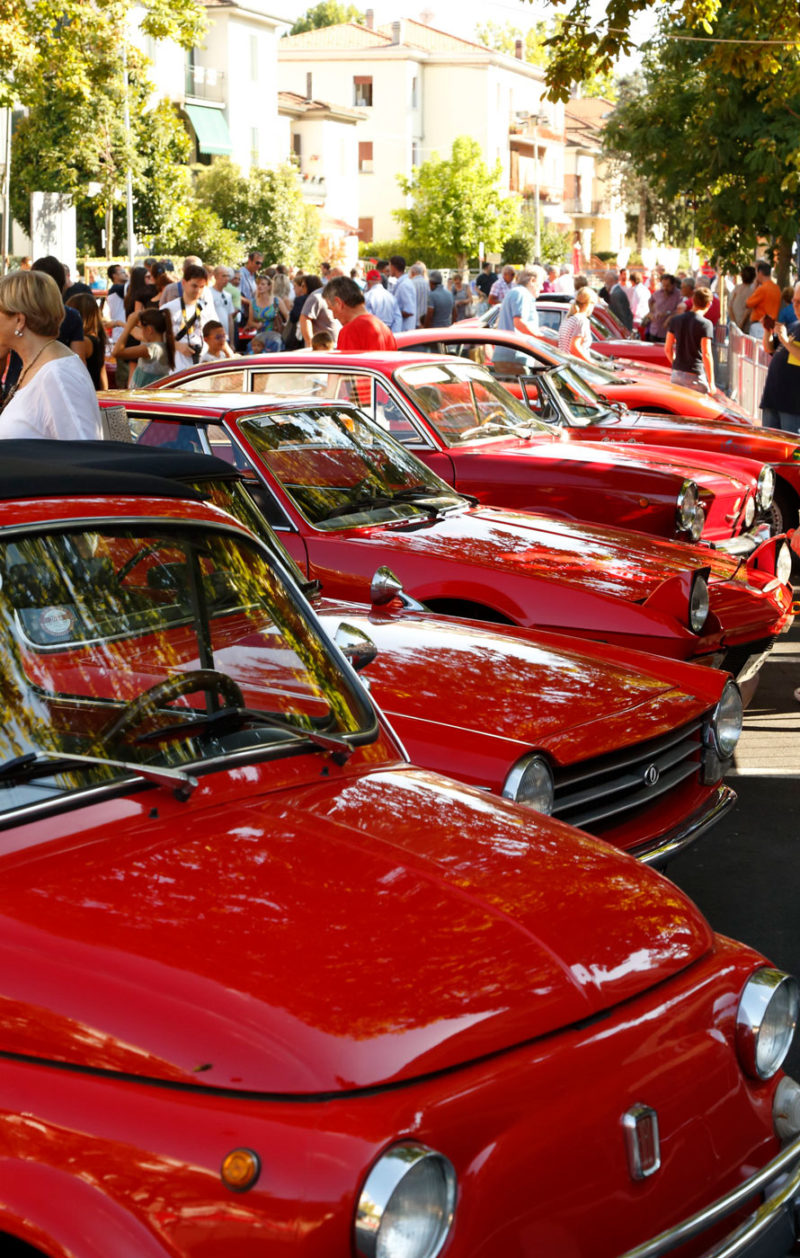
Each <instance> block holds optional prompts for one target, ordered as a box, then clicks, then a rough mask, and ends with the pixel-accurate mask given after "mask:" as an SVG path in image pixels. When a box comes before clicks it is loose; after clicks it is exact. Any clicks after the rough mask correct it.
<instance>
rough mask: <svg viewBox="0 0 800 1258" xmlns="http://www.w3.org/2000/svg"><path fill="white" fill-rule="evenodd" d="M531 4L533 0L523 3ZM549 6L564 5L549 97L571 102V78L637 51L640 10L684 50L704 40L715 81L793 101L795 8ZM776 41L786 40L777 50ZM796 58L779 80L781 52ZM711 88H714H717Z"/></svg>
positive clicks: (578, 2) (620, 3) (706, 0)
mask: <svg viewBox="0 0 800 1258" xmlns="http://www.w3.org/2000/svg"><path fill="white" fill-rule="evenodd" d="M522 2H523V3H532V0H522ZM549 3H550V4H551V5H552V6H553V7H554V8H559V9H560V8H562V7H565V8H566V13H564V14H563V26H562V28H561V31H560V33H559V34H558V36H555V37H553V36H551V37H550V39H549V41H548V44H549V47H550V50H551V56H550V58H549V60H548V63H547V73H546V78H547V82H548V85H549V89H550V95H551V97H552V99H553V100H568V99H569V96H570V92H571V88H572V85H573V84H574V83H582V82H584V81H585V80H586V79H587V78H589V77H590V76H591V74H592V73H601V74H603V73H610V72H612V71H613V69H614V65H615V63H616V61H617V58H618V57H619V56H620V55H621V54H623V53H624V54H630V53H633V52H637V51H638V49H637V48H636V47H635V46H634V40H633V36H632V33H631V23H632V22H633V21H634V19H635V18H637V17H639V16H640V15H642V14H646V13H653V14H658V15H660V18H661V20H662V22H663V24H664V28H665V29H669V30H670V32H671V35H672V38H673V39H674V40H676V42H677V36H678V34H679V33H681V34H682V35H683V39H682V40H681V41H680V42H681V44H682V47H683V48H684V49H686V48H687V47H688V43H687V40H688V39H689V38H691V39H692V40H695V41H698V42H699V41H704V43H705V52H706V55H707V57H708V60H709V64H710V66H711V67H712V68H713V70H714V72H715V74H716V82H717V84H720V83H725V84H726V85H727V83H728V81H729V80H730V79H731V78H735V79H737V80H739V81H741V82H742V83H743V84H744V85H745V86H746V87H747V88H748V89H749V90H751V91H754V92H756V93H757V94H760V96H761V98H762V99H764V100H771V101H772V102H773V103H774V102H777V101H778V100H782V101H783V102H784V103H785V104H787V105H791V104H792V103H793V101H794V100H796V74H797V69H798V64H800V63H798V58H797V51H798V48H800V6H798V5H797V4H794V5H791V4H789V5H783V6H782V7H779V8H777V9H770V8H768V7H767V6H765V5H764V4H763V0H725V2H723V0H607V4H606V9H605V14H604V16H598V13H597V10H596V8H595V6H593V5H589V4H587V2H586V0H549ZM729 22H733V24H734V25H735V26H736V28H737V30H738V37H737V38H734V40H733V42H732V43H729V44H725V43H721V42H719V39H720V36H721V35H722V30H723V27H724V26H725V25H727V24H728V23H729ZM774 41H785V43H786V45H787V46H786V47H785V48H784V49H781V47H780V46H779V45H778V44H776V43H775V42H774ZM786 53H788V54H789V57H790V58H793V60H794V74H791V75H790V76H789V80H788V81H786V80H784V81H781V79H782V76H783V70H784V67H785V64H786V56H785V54H786ZM715 90H717V89H716V88H715Z"/></svg>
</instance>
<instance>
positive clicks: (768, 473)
mask: <svg viewBox="0 0 800 1258" xmlns="http://www.w3.org/2000/svg"><path fill="white" fill-rule="evenodd" d="M774 497H775V473H774V472H773V470H772V468H771V467H770V465H769V463H765V464H764V466H763V467H762V469H761V471H760V472H759V473H758V488H757V489H756V502H757V503H758V506H759V509H760V510H761V511H766V510H767V508H768V507H771V506H772V499H773V498H774Z"/></svg>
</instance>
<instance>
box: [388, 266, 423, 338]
mask: <svg viewBox="0 0 800 1258" xmlns="http://www.w3.org/2000/svg"><path fill="white" fill-rule="evenodd" d="M393 296H394V299H395V301H396V302H397V304H398V306H399V307H400V317H401V318H402V320H403V325H402V331H403V332H412V331H413V330H414V328H415V327H416V326H417V290H416V289H415V288H414V283H413V281H412V280H411V279H410V278H409V276H408V275H405V274H403V275H399V276H398V277H397V283H396V284H395V286H394V294H393ZM404 312H405V313H404ZM384 322H385V320H384Z"/></svg>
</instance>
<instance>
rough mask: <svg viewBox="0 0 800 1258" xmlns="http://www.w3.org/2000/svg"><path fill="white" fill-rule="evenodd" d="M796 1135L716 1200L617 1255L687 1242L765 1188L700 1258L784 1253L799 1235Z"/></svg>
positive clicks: (658, 1251)
mask: <svg viewBox="0 0 800 1258" xmlns="http://www.w3.org/2000/svg"><path fill="white" fill-rule="evenodd" d="M798 1159H800V1136H798V1137H797V1138H796V1139H795V1140H793V1141H792V1143H791V1144H789V1145H787V1147H786V1148H785V1149H784V1150H783V1152H782V1153H779V1154H778V1156H777V1157H775V1158H773V1159H772V1161H771V1162H768V1163H767V1165H766V1166H765V1167H763V1169H762V1170H760V1171H758V1172H757V1174H755V1175H751V1177H750V1179H747V1180H745V1182H744V1183H743V1184H740V1185H739V1187H738V1188H734V1189H732V1190H731V1191H730V1192H729V1193H726V1194H725V1196H724V1197H720V1199H719V1201H715V1202H713V1204H712V1205H710V1206H706V1208H705V1209H704V1210H699V1211H698V1213H697V1214H693V1215H692V1217H691V1218H690V1219H686V1220H685V1222H683V1223H678V1224H677V1225H676V1226H675V1227H671V1228H669V1229H668V1230H667V1231H666V1232H662V1233H661V1234H660V1236H655V1237H653V1239H652V1240H651V1241H646V1242H645V1244H644V1245H637V1246H636V1248H635V1249H629V1250H627V1252H626V1253H624V1254H621V1255H620V1258H660V1256H661V1255H662V1254H668V1253H670V1251H671V1250H673V1249H677V1247H678V1246H679V1245H683V1244H685V1243H686V1241H690V1240H693V1239H694V1238H695V1237H697V1236H700V1235H701V1234H702V1233H703V1232H705V1231H706V1230H707V1229H708V1228H709V1227H711V1226H712V1225H713V1224H715V1223H719V1222H720V1221H721V1220H722V1219H724V1218H727V1216H728V1215H729V1214H732V1213H733V1212H734V1210H738V1209H739V1208H740V1207H741V1206H743V1205H744V1204H745V1203H746V1202H747V1201H749V1200H750V1198H751V1197H754V1196H756V1195H757V1194H758V1193H760V1192H763V1191H766V1192H767V1194H768V1195H767V1196H766V1197H765V1199H764V1201H763V1202H762V1203H761V1205H760V1206H758V1208H757V1209H756V1210H754V1211H753V1213H752V1214H751V1215H749V1216H748V1217H747V1218H746V1219H745V1221H744V1222H743V1223H740V1224H739V1226H738V1227H736V1228H734V1230H733V1231H732V1232H729V1233H728V1235H727V1236H725V1237H723V1239H722V1240H721V1241H718V1242H717V1243H716V1244H715V1245H713V1246H712V1247H711V1249H707V1250H705V1251H704V1252H703V1258H784V1256H785V1255H786V1254H787V1253H788V1252H789V1250H790V1249H791V1247H792V1244H793V1243H794V1241H795V1239H796V1238H797V1236H798V1234H799V1233H798V1209H800V1165H798V1164H797V1163H798Z"/></svg>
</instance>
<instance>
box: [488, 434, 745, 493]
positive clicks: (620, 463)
mask: <svg viewBox="0 0 800 1258" xmlns="http://www.w3.org/2000/svg"><path fill="white" fill-rule="evenodd" d="M606 431H608V430H607V429H606V428H605V426H604V432H606ZM598 435H599V434H598ZM620 440H622V438H621V439H620ZM467 448H469V449H470V451H472V447H465V453H466V449H467ZM480 449H481V450H482V452H483V454H484V455H485V456H487V457H491V458H494V459H498V460H499V459H501V458H507V459H540V460H547V461H550V460H552V459H553V458H554V457H555V458H558V460H559V462H560V463H597V462H598V461H599V462H601V463H605V464H606V465H608V464H609V462H610V461H611V459H612V457H613V467H614V468H629V469H630V470H631V471H634V472H635V471H636V470H637V469H639V470H641V469H642V468H647V469H648V471H651V472H661V473H664V474H666V475H669V476H672V477H674V486H675V491H676V493H677V490H678V489H679V488H680V486H681V484H682V483H683V481H684V480H686V479H687V478H688V479H690V480H693V481H696V483H697V484H698V485H699V487H700V488H701V489H708V490H710V491H711V492H712V493H715V494H730V493H731V492H733V493H743V492H745V491H746V490H747V489H748V488H752V487H753V486H754V483H755V481H756V479H757V477H758V473H759V471H760V465H759V464H757V463H756V461H755V460H754V459H747V458H733V457H730V458H729V457H728V456H726V455H725V454H724V452H722V451H720V453H719V454H718V453H716V452H715V453H714V454H708V455H706V454H705V452H704V451H702V450H701V451H697V450H691V451H690V450H681V451H676V450H672V449H670V448H669V446H664V447H662V448H659V447H653V446H645V447H642V446H627V447H626V446H625V445H617V446H614V445H613V444H611V445H610V448H609V444H607V443H606V442H603V441H602V440H598V441H597V443H594V442H592V441H584V440H581V441H579V442H570V441H569V438H568V436H567V435H566V434H564V437H563V439H562V440H560V441H558V440H557V438H556V440H554V441H550V442H545V441H541V442H533V443H531V442H526V441H524V440H522V439H511V440H500V441H492V442H489V443H486V442H485V443H483V445H482V446H481V447H480ZM731 482H733V483H731Z"/></svg>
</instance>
